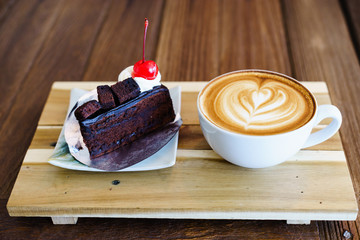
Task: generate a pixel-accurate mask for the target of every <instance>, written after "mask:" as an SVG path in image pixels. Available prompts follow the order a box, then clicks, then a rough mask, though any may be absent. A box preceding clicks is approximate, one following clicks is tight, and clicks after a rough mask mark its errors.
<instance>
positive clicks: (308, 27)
mask: <svg viewBox="0 0 360 240" xmlns="http://www.w3.org/2000/svg"><path fill="white" fill-rule="evenodd" d="M284 10H285V17H286V19H287V29H288V34H289V40H290V41H289V42H290V45H291V52H292V57H293V62H294V71H295V72H294V74H295V76H296V77H297V78H298V79H299V80H303V81H305V80H310V81H314V80H320V81H326V82H327V83H328V87H329V92H330V95H331V96H332V100H333V103H334V104H335V105H337V106H338V107H339V108H340V110H341V112H342V114H343V116H344V117H343V125H342V128H341V129H340V133H341V137H342V141H343V144H344V149H345V153H346V156H347V159H348V165H349V169H350V172H351V176H352V180H353V184H354V188H355V194H356V198H357V199H358V203H359V202H360V201H359V200H360V185H359V183H360V174H359V173H360V162H359V159H360V152H359V151H358V149H359V148H360V141H359V137H358V136H359V134H358V133H359V132H360V124H359V119H360V115H359V114H360V105H359V104H357V103H359V102H360V95H359V92H360V81H359V79H360V68H359V62H358V59H357V57H356V54H355V51H354V47H353V45H352V42H351V39H350V35H349V32H348V28H347V26H346V23H345V20H344V17H343V14H342V12H341V9H340V6H339V3H338V2H337V1H330V2H329V1H284ZM355 226H356V229H357V232H355V234H358V232H359V229H360V220H359V218H358V219H357V221H356V224H355ZM319 227H320V229H322V230H321V232H322V233H323V234H322V238H326V234H328V233H329V234H334V232H338V233H340V234H342V232H343V231H345V229H343V228H342V226H340V225H338V224H337V223H336V224H331V225H325V223H322V222H320V223H319ZM352 233H353V234H354V232H352ZM337 237H341V236H340V235H339V234H335V235H334V236H331V237H330V238H329V239H336V238H337ZM357 238H359V235H354V239H357Z"/></svg>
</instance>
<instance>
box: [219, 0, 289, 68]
mask: <svg viewBox="0 0 360 240" xmlns="http://www.w3.org/2000/svg"><path fill="white" fill-rule="evenodd" d="M219 14H220V24H219V25H220V26H221V27H220V29H218V34H219V39H220V41H219V48H220V50H219V52H220V53H219V59H220V61H219V65H220V71H219V72H220V74H222V73H226V72H230V71H234V70H239V69H252V68H257V69H268V70H272V71H277V72H281V73H285V74H288V75H291V66H290V60H289V56H288V48H287V43H286V36H285V30H284V28H283V24H284V23H283V16H282V12H281V6H280V1H278V0H267V1H261V3H260V2H259V1H238V0H231V1H220V13H219Z"/></svg>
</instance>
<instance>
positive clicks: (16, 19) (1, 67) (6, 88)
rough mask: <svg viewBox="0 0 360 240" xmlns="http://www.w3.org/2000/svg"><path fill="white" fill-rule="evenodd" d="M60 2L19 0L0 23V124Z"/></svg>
mask: <svg viewBox="0 0 360 240" xmlns="http://www.w3.org/2000/svg"><path fill="white" fill-rule="evenodd" d="M61 2H62V1H56V2H54V1H44V2H39V1H37V0H29V1H19V2H17V4H16V6H14V7H13V8H10V9H9V12H8V14H9V15H12V16H11V18H10V17H9V18H7V19H5V20H4V22H3V24H2V25H1V27H0V36H2V37H1V41H0V63H1V64H0V89H1V91H2V93H1V95H0V102H1V103H2V107H1V108H0V126H1V125H2V124H3V123H4V121H5V118H6V116H7V113H8V111H9V109H10V108H11V106H12V103H13V101H14V99H15V97H16V95H15V94H14V93H15V92H17V91H19V89H20V88H21V85H22V83H23V81H24V78H25V77H26V75H27V74H28V72H29V70H30V68H31V66H32V64H33V62H34V59H35V57H36V56H37V55H38V54H39V51H40V49H41V47H42V45H43V43H44V41H45V38H46V36H47V34H48V32H49V30H50V28H51V27H52V26H53V24H54V22H55V20H56V18H57V16H58V14H59V10H60V9H59V5H60V4H61ZM29 19H31V20H30V21H29ZM4 36H6V37H4ZM20 55H21V57H20Z"/></svg>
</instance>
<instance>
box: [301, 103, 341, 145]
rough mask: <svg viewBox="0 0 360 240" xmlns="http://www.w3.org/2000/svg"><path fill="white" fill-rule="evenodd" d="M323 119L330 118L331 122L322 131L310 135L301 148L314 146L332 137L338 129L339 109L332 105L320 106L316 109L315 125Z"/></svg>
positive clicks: (339, 120) (339, 124)
mask: <svg viewBox="0 0 360 240" xmlns="http://www.w3.org/2000/svg"><path fill="white" fill-rule="evenodd" d="M325 118H332V121H331V123H330V124H329V125H327V126H326V127H325V128H324V129H321V130H319V131H317V132H315V133H312V134H310V136H309V138H308V139H307V140H306V142H305V144H304V146H303V147H302V148H307V147H311V146H314V145H316V144H319V143H322V142H324V141H325V140H327V139H329V138H330V137H332V136H333V135H334V134H335V133H336V132H337V131H338V130H339V128H340V126H341V122H342V117H341V113H340V111H339V109H338V108H337V107H335V106H334V105H321V106H319V109H318V114H317V117H316V121H315V125H314V126H316V125H318V124H319V123H320V122H321V121H322V120H324V119H325Z"/></svg>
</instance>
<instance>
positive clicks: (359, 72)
mask: <svg viewBox="0 0 360 240" xmlns="http://www.w3.org/2000/svg"><path fill="white" fill-rule="evenodd" d="M145 17H148V18H149V19H150V28H149V31H148V41H147V51H146V54H147V59H154V60H156V62H157V63H158V65H159V68H160V70H161V73H162V77H163V78H162V79H163V81H208V80H210V79H211V78H213V77H215V76H216V75H219V74H222V73H225V72H228V71H231V70H238V69H246V68H261V69H269V70H273V71H278V72H281V73H285V74H288V75H290V76H293V77H295V78H297V79H298V80H301V81H326V82H327V84H328V87H329V91H330V95H331V98H332V101H333V103H334V104H335V105H337V106H338V107H339V108H340V110H341V112H342V113H343V117H344V119H343V125H342V127H341V130H340V134H341V139H342V142H343V144H344V149H345V153H346V156H347V159H348V166H349V169H350V172H351V176H352V180H353V184H354V189H355V193H356V198H357V200H358V202H360V200H359V198H360V150H359V149H360V138H359V134H360V95H359V93H360V68H359V53H360V51H359V46H360V45H359V40H360V1H359V0H347V1H338V0H223V1H221V0H194V1H191V0H167V1H166V0H151V1H150V0H143V1H141V0H128V1H126V0H113V1H112V0H0V103H1V104H0V136H1V137H0V239H347V238H346V237H345V236H346V233H347V232H349V233H351V234H352V239H359V234H360V220H359V219H360V218H359V217H358V219H357V221H356V222H331V221H329V222H325V221H318V222H312V223H311V224H310V225H287V224H286V223H285V222H284V221H229V220H222V221H221V220H216V221H215V220H166V219H163V220H156V219H96V218H95V219H90V218H80V220H79V221H78V223H77V225H67V226H54V225H53V224H52V222H51V219H50V218H20V217H18V218H12V217H9V215H8V213H7V211H6V203H7V199H8V198H9V196H10V193H11V190H12V187H13V184H14V182H15V179H16V176H17V173H18V171H19V168H20V166H21V163H22V160H23V157H24V155H25V153H26V150H27V148H28V146H29V144H30V142H31V139H32V137H33V134H34V132H35V129H36V126H37V121H38V119H39V117H40V114H41V111H42V108H43V106H44V103H45V101H46V98H47V96H48V93H49V91H50V87H51V84H52V83H53V82H54V81H116V77H117V75H118V73H119V72H120V71H121V70H122V69H123V68H125V67H127V66H129V65H132V64H134V63H135V62H136V61H137V60H139V59H140V58H141V52H142V49H141V46H142V34H143V20H144V18H145ZM44 191H46V189H44ZM346 231H347V232H346Z"/></svg>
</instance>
